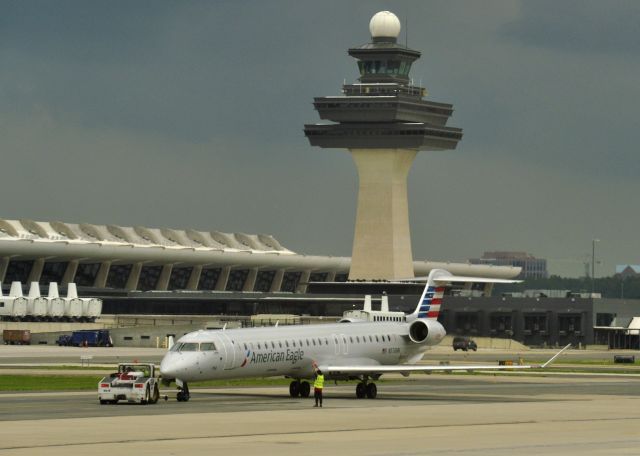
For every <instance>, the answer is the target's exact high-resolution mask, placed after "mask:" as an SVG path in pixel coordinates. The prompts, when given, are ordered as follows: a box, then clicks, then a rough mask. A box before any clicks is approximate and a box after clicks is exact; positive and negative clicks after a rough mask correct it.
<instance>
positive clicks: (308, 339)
mask: <svg viewBox="0 0 640 456" xmlns="http://www.w3.org/2000/svg"><path fill="white" fill-rule="evenodd" d="M308 346H309V339H307V347H308Z"/></svg>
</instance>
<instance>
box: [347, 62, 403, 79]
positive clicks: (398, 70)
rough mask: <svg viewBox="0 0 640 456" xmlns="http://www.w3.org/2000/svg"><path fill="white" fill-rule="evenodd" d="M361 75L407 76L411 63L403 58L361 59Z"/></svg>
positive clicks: (359, 63)
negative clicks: (402, 59)
mask: <svg viewBox="0 0 640 456" xmlns="http://www.w3.org/2000/svg"><path fill="white" fill-rule="evenodd" d="M358 69H359V70H360V76H364V75H366V74H388V75H392V76H393V75H398V74H399V75H402V76H407V75H408V74H409V70H410V69H411V63H410V62H405V61H401V60H360V61H358Z"/></svg>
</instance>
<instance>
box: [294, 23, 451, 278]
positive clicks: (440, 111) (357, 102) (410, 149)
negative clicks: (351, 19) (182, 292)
mask: <svg viewBox="0 0 640 456" xmlns="http://www.w3.org/2000/svg"><path fill="white" fill-rule="evenodd" d="M369 29H370V31H371V37H372V40H371V43H367V44H365V45H363V46H360V47H356V48H351V49H349V55H350V56H352V57H354V58H355V59H356V60H357V62H358V69H359V70H360V77H359V78H358V81H359V82H358V83H354V84H344V85H343V86H342V93H343V94H342V95H340V96H328V97H316V98H314V103H313V104H314V107H315V109H316V110H317V111H318V114H319V115H320V118H321V119H322V120H328V121H331V122H334V123H330V124H311V125H305V127H304V133H305V135H306V136H307V138H308V139H309V142H310V143H311V145H312V146H318V147H322V148H346V149H349V151H350V152H351V155H352V157H353V160H354V162H355V164H356V167H357V169H358V178H359V189H358V209H357V214H356V226H355V235H354V241H353V253H352V257H351V269H350V272H349V279H388V280H393V279H399V278H409V277H413V276H414V271H413V257H412V252H411V235H410V231H409V210H408V203H407V175H408V173H409V169H410V168H411V164H412V163H413V160H414V158H415V156H416V154H417V152H418V151H421V150H447V149H455V148H456V146H457V144H458V141H460V139H461V138H462V130H461V129H459V128H453V127H447V126H446V124H447V121H448V119H449V117H450V116H451V114H452V113H453V106H452V105H450V104H447V103H436V102H433V101H428V100H425V99H424V97H425V95H426V90H425V89H424V88H422V87H417V86H414V85H413V84H412V82H411V80H410V78H409V70H410V69H411V64H412V63H413V62H415V61H416V60H417V59H418V58H420V52H419V51H416V50H413V49H409V48H408V47H406V46H403V45H401V44H399V43H398V42H397V38H398V35H399V34H400V21H399V20H398V18H397V17H396V16H395V15H394V14H393V13H390V12H388V11H381V12H379V13H377V14H376V15H374V16H373V18H372V19H371V22H370V24H369Z"/></svg>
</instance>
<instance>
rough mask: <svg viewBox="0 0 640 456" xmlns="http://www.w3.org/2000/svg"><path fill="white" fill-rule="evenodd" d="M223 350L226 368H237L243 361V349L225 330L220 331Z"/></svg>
mask: <svg viewBox="0 0 640 456" xmlns="http://www.w3.org/2000/svg"><path fill="white" fill-rule="evenodd" d="M220 339H221V342H222V343H221V345H222V348H223V349H222V352H223V354H224V369H225V370H229V369H235V368H236V367H240V363H241V362H242V350H241V349H240V346H239V345H238V343H237V342H234V341H233V340H231V339H230V338H229V336H227V335H226V334H225V333H224V331H221V332H220Z"/></svg>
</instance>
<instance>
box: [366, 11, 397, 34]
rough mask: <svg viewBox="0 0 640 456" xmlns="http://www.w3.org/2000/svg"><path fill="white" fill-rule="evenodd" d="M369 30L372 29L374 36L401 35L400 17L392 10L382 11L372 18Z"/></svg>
mask: <svg viewBox="0 0 640 456" xmlns="http://www.w3.org/2000/svg"><path fill="white" fill-rule="evenodd" d="M369 31H371V37H372V38H377V37H385V38H386V37H388V38H398V35H400V19H398V16H396V15H395V14H393V13H392V12H391V11H380V12H379V13H376V14H374V16H373V17H372V18H371V22H369Z"/></svg>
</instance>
